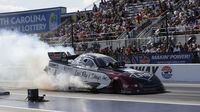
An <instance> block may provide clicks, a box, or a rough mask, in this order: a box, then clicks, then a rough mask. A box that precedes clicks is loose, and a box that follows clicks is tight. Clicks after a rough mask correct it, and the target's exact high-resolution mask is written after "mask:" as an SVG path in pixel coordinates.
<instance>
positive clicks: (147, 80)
mask: <svg viewBox="0 0 200 112" xmlns="http://www.w3.org/2000/svg"><path fill="white" fill-rule="evenodd" d="M48 55H49V58H50V59H51V60H50V62H49V65H48V66H47V67H46V71H47V73H48V74H52V75H54V76H56V75H58V74H62V75H65V74H70V75H68V76H69V78H70V79H75V78H78V79H79V80H80V81H81V82H82V83H83V84H84V85H85V86H77V85H76V83H74V81H73V80H68V81H69V84H68V89H73V88H75V89H78V88H85V89H87V90H91V91H98V92H111V93H127V94H139V93H159V92H164V90H165V89H164V86H163V84H162V83H161V81H160V80H159V79H158V77H157V76H155V75H153V74H150V73H147V72H142V71H138V70H134V69H131V68H127V67H125V63H123V62H117V61H116V60H114V59H113V58H112V57H109V56H106V55H102V54H97V53H86V54H82V55H79V56H78V55H71V56H67V55H66V53H64V52H49V53H48ZM70 60H71V61H70Z"/></svg>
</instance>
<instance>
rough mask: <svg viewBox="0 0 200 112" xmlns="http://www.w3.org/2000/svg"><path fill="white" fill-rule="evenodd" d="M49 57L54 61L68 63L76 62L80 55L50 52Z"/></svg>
mask: <svg viewBox="0 0 200 112" xmlns="http://www.w3.org/2000/svg"><path fill="white" fill-rule="evenodd" d="M48 56H49V58H50V59H51V60H52V61H58V62H66V63H68V60H74V59H75V58H76V57H78V56H79V55H71V54H69V53H65V52H48Z"/></svg>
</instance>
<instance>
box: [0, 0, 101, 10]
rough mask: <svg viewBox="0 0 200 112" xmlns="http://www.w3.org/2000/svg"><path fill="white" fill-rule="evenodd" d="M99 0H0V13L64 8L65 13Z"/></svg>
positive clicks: (81, 8) (80, 8) (83, 7)
mask: <svg viewBox="0 0 200 112" xmlns="http://www.w3.org/2000/svg"><path fill="white" fill-rule="evenodd" d="M95 1H99V0H0V13H2V12H15V11H25V10H33V9H42V8H51V7H60V6H62V7H66V8H67V12H75V11H77V10H84V9H85V8H87V7H88V6H91V7H92V4H93V3H94V2H95Z"/></svg>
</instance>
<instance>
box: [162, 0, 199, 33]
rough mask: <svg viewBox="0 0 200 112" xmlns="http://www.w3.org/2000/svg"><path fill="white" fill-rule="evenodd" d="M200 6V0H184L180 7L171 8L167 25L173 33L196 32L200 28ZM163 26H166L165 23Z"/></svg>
mask: <svg viewBox="0 0 200 112" xmlns="http://www.w3.org/2000/svg"><path fill="white" fill-rule="evenodd" d="M171 4H172V3H171ZM199 6H200V0H182V1H181V3H180V4H179V8H176V9H175V8H173V7H171V8H169V10H168V11H169V13H168V18H167V19H168V21H167V23H168V24H167V25H168V27H170V29H171V30H172V31H173V33H177V32H178V34H184V33H195V31H199V30H200V7H199ZM162 27H163V28H165V25H163V26H162ZM181 32H182V33H181ZM198 33H199V32H198Z"/></svg>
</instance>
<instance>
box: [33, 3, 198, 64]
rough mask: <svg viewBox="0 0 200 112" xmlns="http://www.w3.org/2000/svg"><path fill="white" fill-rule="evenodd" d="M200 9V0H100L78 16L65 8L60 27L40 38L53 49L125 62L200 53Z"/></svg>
mask: <svg viewBox="0 0 200 112" xmlns="http://www.w3.org/2000/svg"><path fill="white" fill-rule="evenodd" d="M199 6H200V0H97V1H96V2H94V3H91V5H90V6H89V7H87V8H85V9H84V10H80V11H79V10H78V11H77V12H71V13H66V12H65V11H63V7H62V8H61V9H62V13H61V14H60V16H59V17H60V18H61V24H59V27H58V28H57V29H56V30H53V31H52V30H51V31H48V32H46V33H40V36H41V40H42V41H45V42H47V43H48V44H50V45H52V46H57V45H62V46H73V47H74V48H75V50H76V51H77V52H100V53H104V54H107V55H112V56H115V58H118V59H119V60H120V59H122V58H124V57H119V56H118V55H119V54H122V55H124V56H128V55H133V54H141V53H143V54H147V53H174V52H181V53H183V52H198V51H200V45H199V43H200V40H199V38H198V37H199V36H200V35H199V33H200V32H199V31H200V9H199ZM56 10H57V9H56ZM36 12H37V11H36ZM64 12H65V13H64ZM197 55H199V53H198V54H197Z"/></svg>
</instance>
